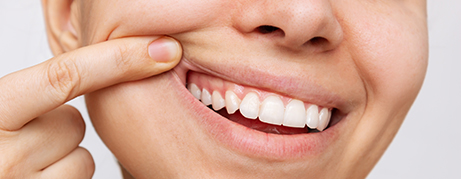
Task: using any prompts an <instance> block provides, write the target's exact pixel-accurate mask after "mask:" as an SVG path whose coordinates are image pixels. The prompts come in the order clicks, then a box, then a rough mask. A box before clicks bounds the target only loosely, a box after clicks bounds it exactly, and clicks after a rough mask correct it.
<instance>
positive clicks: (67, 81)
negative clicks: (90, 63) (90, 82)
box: [46, 59, 81, 101]
mask: <svg viewBox="0 0 461 179" xmlns="http://www.w3.org/2000/svg"><path fill="white" fill-rule="evenodd" d="M46 78H47V79H48V80H47V81H48V86H49V87H51V89H52V93H54V94H55V95H56V97H57V99H60V100H66V101H67V100H69V98H70V96H71V94H72V93H73V92H74V91H75V89H76V88H78V87H79V83H80V79H81V74H80V71H79V69H78V67H77V65H76V64H75V62H74V60H67V59H66V60H56V61H53V62H51V63H49V65H48V66H47V68H46Z"/></svg>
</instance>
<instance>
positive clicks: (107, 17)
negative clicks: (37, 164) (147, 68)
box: [44, 0, 428, 178]
mask: <svg viewBox="0 0 461 179" xmlns="http://www.w3.org/2000/svg"><path fill="white" fill-rule="evenodd" d="M44 9H45V10H44V12H45V17H46V19H47V22H48V23H47V24H48V30H49V31H48V35H49V37H50V46H51V48H52V50H53V52H54V53H56V54H60V53H63V52H67V51H71V50H74V49H77V48H80V47H83V46H87V45H92V44H98V43H101V42H104V41H109V42H110V41H113V40H116V39H119V40H120V39H125V38H130V37H133V36H158V35H168V36H170V37H173V38H175V39H176V40H178V41H179V42H181V44H182V48H183V50H184V53H183V62H184V61H189V62H191V63H193V64H194V65H196V66H200V68H202V69H205V70H207V71H211V72H212V73H213V74H214V75H216V76H220V77H221V78H223V79H226V80H228V81H232V82H234V83H236V84H242V85H247V86H251V87H254V88H261V89H264V90H267V91H271V92H273V93H277V94H280V95H284V96H289V97H293V98H297V99H302V100H303V101H307V102H309V101H315V100H316V99H312V98H310V97H309V94H304V93H302V92H303V91H308V92H309V89H310V88H309V84H315V85H318V86H321V87H322V89H325V90H328V91H330V92H332V93H334V94H337V95H338V96H340V97H341V98H342V99H344V100H345V101H347V104H348V105H347V107H345V109H347V110H346V111H347V118H346V119H343V120H342V121H340V122H339V123H338V124H337V126H338V127H336V128H339V129H327V130H326V131H324V132H325V134H327V133H326V132H328V130H330V131H338V133H339V132H340V133H339V134H338V135H334V136H336V137H335V138H334V139H333V142H331V143H329V145H328V146H326V147H325V149H324V150H322V152H320V153H316V154H312V155H311V154H309V155H307V154H306V155H300V156H297V157H287V156H286V155H284V156H282V155H281V156H278V157H268V156H263V155H258V154H254V155H252V154H246V153H242V152H239V151H237V150H235V149H234V148H232V147H229V146H227V145H223V144H222V143H220V142H218V141H216V140H215V138H213V137H212V136H210V134H209V132H207V131H206V130H205V129H204V126H207V125H212V124H205V125H204V124H202V123H200V122H197V121H200V120H201V118H202V117H203V116H201V114H198V113H196V111H200V110H194V109H195V108H200V109H202V108H204V107H195V106H194V104H191V102H190V101H188V99H189V97H190V96H188V95H189V94H185V93H182V92H181V91H184V87H183V86H181V85H178V84H180V82H178V81H179V80H178V79H177V78H176V77H175V75H176V73H177V72H178V71H180V70H178V69H175V70H174V71H169V72H167V73H163V74H160V75H157V76H153V77H150V78H146V79H144V80H138V81H132V82H126V83H122V84H117V85H114V86H110V87H108V88H104V89H101V90H97V91H94V90H92V92H91V93H89V94H87V95H86V101H87V105H88V111H89V113H90V116H91V119H92V122H93V124H94V126H95V129H96V130H97V132H98V134H99V135H100V137H101V138H102V139H103V141H104V142H105V144H106V145H107V146H108V147H109V148H110V149H111V151H112V152H113V153H114V154H115V156H116V157H117V159H118V160H119V162H120V163H121V165H122V166H123V168H124V172H125V174H127V175H128V173H130V174H131V175H133V176H134V177H135V178H308V177H312V178H365V177H366V176H367V174H368V173H369V172H370V171H371V169H372V168H373V166H374V165H375V164H376V163H377V161H378V160H379V158H380V157H381V156H382V154H383V152H384V151H385V150H386V148H387V147H388V145H389V144H390V142H391V141H392V139H393V138H394V136H395V134H396V132H397V131H398V129H399V127H400V125H401V123H402V122H403V120H404V118H405V116H406V114H407V112H408V110H409V109H410V107H411V105H412V103H413V101H414V99H415V98H416V96H417V94H418V92H419V89H420V88H421V85H422V82H423V79H424V75H425V72H426V66H427V57H428V55H427V51H428V44H427V29H426V2H425V1H417V0H405V1H396V0H394V1H354V0H342V1H334V2H333V1H326V0H310V1H243V0H239V1H235V0H234V1H231V0H229V1H227V0H207V1H191V0H188V1H185V0H176V1H148V0H135V1H113V0H99V1H89V0H75V1H64V0H49V1H44ZM56 14H58V15H56ZM264 25H270V26H274V27H277V28H278V30H277V31H274V32H271V33H261V31H258V27H261V26H264ZM183 62H181V63H183ZM181 63H180V65H181ZM229 69H231V70H229ZM229 71H232V73H231V72H229ZM238 74H252V75H253V76H254V78H256V79H258V81H260V82H255V81H252V80H251V79H250V78H247V77H245V76H247V75H238ZM138 79H139V78H138ZM270 79H275V80H270ZM292 86H296V87H295V88H293V87H292ZM276 87H278V88H276ZM85 92H88V91H85ZM79 94H80V93H79ZM81 94H83V93H81ZM191 106H192V107H191ZM204 110H205V109H204ZM202 111H203V110H202ZM206 114H208V113H206ZM330 133H332V132H330ZM127 177H128V176H127Z"/></svg>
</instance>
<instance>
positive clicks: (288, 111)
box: [283, 99, 306, 128]
mask: <svg viewBox="0 0 461 179" xmlns="http://www.w3.org/2000/svg"><path fill="white" fill-rule="evenodd" d="M283 125H284V126H288V127H297V128H304V126H306V109H305V108H304V103H303V102H302V101H300V100H296V99H294V100H291V102H290V103H288V105H287V107H286V108H285V116H284V117H283Z"/></svg>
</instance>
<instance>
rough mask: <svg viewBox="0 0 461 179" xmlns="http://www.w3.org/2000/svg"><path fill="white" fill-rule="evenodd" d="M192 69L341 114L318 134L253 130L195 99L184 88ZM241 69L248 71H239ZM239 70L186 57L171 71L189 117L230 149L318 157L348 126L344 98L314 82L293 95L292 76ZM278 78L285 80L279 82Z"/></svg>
mask: <svg viewBox="0 0 461 179" xmlns="http://www.w3.org/2000/svg"><path fill="white" fill-rule="evenodd" d="M190 70H191V71H195V72H200V73H204V74H207V75H211V76H216V77H219V78H222V79H224V80H227V81H231V82H234V83H237V84H244V85H247V86H254V87H258V88H259V86H263V87H264V88H263V89H265V90H270V91H271V92H275V93H279V94H283V95H286V96H289V97H293V98H297V99H299V100H303V101H306V102H310V103H313V104H318V105H322V106H324V107H331V108H335V109H337V110H338V111H339V114H340V115H337V116H338V117H337V119H333V118H332V120H335V121H333V122H332V125H331V126H330V127H329V128H328V129H327V130H325V131H323V132H318V133H305V134H294V135H279V134H271V133H265V132H261V131H257V130H254V129H250V128H248V127H245V126H243V125H240V124H238V123H235V122H233V121H230V120H229V119H227V118H225V117H223V116H221V115H219V114H218V113H216V112H215V111H213V110H211V109H209V108H208V107H206V106H204V105H203V104H202V103H201V102H199V101H198V100H196V98H195V97H193V96H192V94H191V93H190V92H189V91H188V90H187V89H186V88H185V84H186V82H187V72H188V71H190ZM239 70H241V71H240V72H242V71H244V72H245V73H239ZM239 70H236V69H233V70H230V71H229V70H223V71H220V73H218V72H216V70H211V69H209V68H205V67H202V66H200V65H198V64H195V63H193V62H191V61H189V60H187V59H184V58H183V59H182V60H181V62H180V63H179V64H178V66H177V67H175V68H174V69H173V70H172V71H171V74H173V76H175V77H176V79H177V80H176V81H177V83H175V84H176V85H178V86H177V89H178V90H177V92H178V93H179V94H178V95H180V96H182V97H183V98H184V106H185V107H186V108H188V109H189V111H190V114H192V115H193V116H191V117H190V118H192V119H193V120H196V122H197V123H198V124H200V126H202V127H203V129H204V131H206V133H207V134H208V135H209V136H211V138H212V139H215V141H217V142H218V143H219V144H222V145H224V146H226V148H230V149H231V150H233V151H236V152H238V153H241V154H243V155H245V156H248V157H251V158H255V157H256V158H264V159H268V160H289V159H299V158H312V157H314V156H318V155H319V154H321V153H322V152H323V151H324V150H325V149H326V148H327V147H328V146H330V145H331V143H332V142H333V141H335V140H336V139H337V138H338V134H339V133H341V132H340V131H342V130H343V129H344V128H345V127H344V126H345V123H346V122H340V121H344V120H342V119H344V118H346V117H347V113H349V110H350V109H349V108H348V107H347V106H346V103H345V101H344V100H342V99H341V98H339V97H338V96H337V95H335V94H333V93H331V92H328V91H326V90H325V89H323V88H322V87H321V86H319V85H316V84H313V83H312V88H310V89H311V90H309V91H310V92H311V93H308V92H303V93H301V94H300V93H293V94H298V95H296V96H293V95H289V92H295V91H297V88H296V85H295V84H292V83H291V81H292V80H290V78H289V77H288V78H285V77H277V76H273V75H271V74H267V73H261V72H260V71H251V70H249V69H247V68H245V67H242V68H241V69H239ZM246 74H249V75H246ZM237 79H239V80H237ZM284 80H286V81H284ZM240 81H243V82H240ZM278 81H283V82H282V83H281V84H278ZM309 84H311V83H309ZM277 87H280V88H277ZM271 89H277V90H271ZM313 92H316V93H313ZM304 94H306V95H304Z"/></svg>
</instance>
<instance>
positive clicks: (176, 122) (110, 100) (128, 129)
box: [85, 73, 198, 178]
mask: <svg viewBox="0 0 461 179" xmlns="http://www.w3.org/2000/svg"><path fill="white" fill-rule="evenodd" d="M171 81H172V80H171V75H168V73H167V74H163V75H160V76H156V77H152V78H150V79H146V80H142V81H137V82H132V83H125V84H120V85H116V86H113V87H110V88H106V89H103V90H100V91H97V92H93V93H91V94H88V95H86V96H85V99H86V103H87V106H88V113H89V114H90V117H91V119H92V122H93V125H94V127H95V129H96V131H97V132H98V135H99V136H100V137H101V139H102V140H103V141H104V143H105V144H106V145H107V147H108V148H109V149H110V150H111V151H112V152H113V153H114V155H115V156H116V157H117V159H118V160H119V161H120V162H121V163H122V164H123V165H124V166H125V167H126V168H127V169H128V170H129V171H131V172H139V173H136V174H140V175H138V176H142V175H151V176H150V177H152V176H157V175H159V173H150V172H152V168H156V169H159V170H160V171H164V172H165V173H174V172H171V171H170V170H172V169H173V168H175V165H179V164H180V163H181V162H180V161H175V160H174V159H173V158H175V157H178V158H187V156H193V153H191V151H193V150H192V149H193V148H194V147H193V146H194V145H193V144H191V143H193V140H191V139H186V138H184V137H183V135H181V133H190V134H197V133H198V131H195V129H197V127H196V126H194V125H195V124H193V123H191V122H190V121H188V120H184V119H185V116H184V115H185V114H183V113H178V106H179V105H178V100H180V99H179V98H178V97H177V96H175V95H174V93H173V92H172V91H173V90H175V89H172V87H171V85H170V84H169V83H171ZM178 129H180V130H178ZM182 145H187V146H190V148H189V149H187V150H183V149H184V147H182ZM165 148H167V149H168V150H165ZM181 155H185V156H181ZM146 156H148V157H146ZM165 158H168V160H165ZM163 160H165V161H163ZM158 161H162V162H158ZM139 164H142V165H141V166H139ZM180 168H181V167H180ZM150 177H146V178H150ZM159 178H171V177H165V176H163V177H159Z"/></svg>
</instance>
